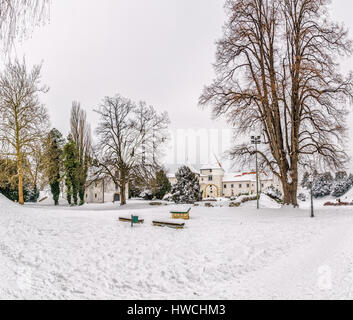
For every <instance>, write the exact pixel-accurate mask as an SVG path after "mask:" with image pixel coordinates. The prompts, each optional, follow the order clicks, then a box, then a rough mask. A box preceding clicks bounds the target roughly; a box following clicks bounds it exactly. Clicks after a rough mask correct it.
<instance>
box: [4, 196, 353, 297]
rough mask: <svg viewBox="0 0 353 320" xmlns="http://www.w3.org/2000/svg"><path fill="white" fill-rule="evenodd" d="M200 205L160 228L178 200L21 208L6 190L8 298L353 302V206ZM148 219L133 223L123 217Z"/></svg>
mask: <svg viewBox="0 0 353 320" xmlns="http://www.w3.org/2000/svg"><path fill="white" fill-rule="evenodd" d="M315 205H316V207H317V208H316V215H317V217H316V218H315V219H310V218H309V215H310V212H309V210H308V207H309V202H308V201H307V202H306V203H304V204H302V208H301V209H290V208H281V207H279V206H278V205H277V204H276V203H274V202H273V201H272V200H270V199H269V198H267V197H262V199H261V207H262V209H261V210H260V211H257V210H256V208H255V206H256V202H249V203H246V204H244V205H242V206H241V207H239V208H229V207H226V206H224V207H215V208H205V207H203V206H199V207H193V208H192V210H191V219H190V220H189V221H186V222H185V223H186V228H185V229H184V230H174V229H168V228H158V227H153V226H152V221H153V220H163V221H170V214H169V211H170V210H171V209H172V208H173V209H175V206H171V205H169V206H166V205H162V206H153V207H152V206H150V205H149V203H148V202H144V201H138V200H134V201H131V202H129V204H128V205H127V206H126V207H119V206H118V205H113V204H106V205H85V206H83V207H79V208H70V207H68V206H60V207H57V208H55V207H53V206H50V205H49V203H42V204H36V205H26V206H25V207H20V206H18V205H16V204H13V203H11V202H9V201H8V200H6V199H4V198H3V197H2V196H1V195H0V233H1V237H0V262H1V263H0V298H2V299H261V298H265V299H301V298H303V299H334V298H338V299H340V298H342V299H350V298H353V236H352V235H353V207H346V208H336V207H334V208H324V207H323V206H322V201H317V202H316V204H315ZM131 214H135V215H138V216H139V217H141V218H143V219H145V224H144V225H139V226H135V227H134V228H131V227H130V225H129V224H126V223H120V222H118V219H119V217H120V216H123V217H129V216H130V215H131Z"/></svg>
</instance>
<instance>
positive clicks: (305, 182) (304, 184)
mask: <svg viewBox="0 0 353 320" xmlns="http://www.w3.org/2000/svg"><path fill="white" fill-rule="evenodd" d="M309 178H310V174H309V172H307V171H305V173H304V175H303V179H302V183H301V186H302V188H308V184H309Z"/></svg>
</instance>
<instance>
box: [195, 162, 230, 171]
mask: <svg viewBox="0 0 353 320" xmlns="http://www.w3.org/2000/svg"><path fill="white" fill-rule="evenodd" d="M216 169H222V170H223V171H224V169H223V168H222V167H221V166H220V165H219V164H218V163H211V164H210V163H209V164H205V165H203V166H202V167H201V169H200V170H216Z"/></svg>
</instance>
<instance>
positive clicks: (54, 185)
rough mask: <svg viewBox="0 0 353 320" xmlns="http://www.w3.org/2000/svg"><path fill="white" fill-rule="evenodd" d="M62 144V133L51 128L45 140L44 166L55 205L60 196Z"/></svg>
mask: <svg viewBox="0 0 353 320" xmlns="http://www.w3.org/2000/svg"><path fill="white" fill-rule="evenodd" d="M63 145H64V140H63V138H62V134H61V133H60V132H59V131H58V130H57V129H55V128H54V129H52V130H51V131H50V132H49V134H48V136H47V138H46V140H45V146H44V149H45V152H44V167H45V174H46V176H47V178H48V182H49V184H50V190H51V193H52V195H53V200H54V203H55V205H56V206H57V205H58V204H59V196H60V181H61V174H62V165H63V163H62V156H63Z"/></svg>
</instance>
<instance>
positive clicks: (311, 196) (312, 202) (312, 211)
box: [310, 178, 315, 218]
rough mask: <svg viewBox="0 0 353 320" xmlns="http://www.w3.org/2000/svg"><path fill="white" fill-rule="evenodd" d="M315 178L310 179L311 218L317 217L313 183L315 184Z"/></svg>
mask: <svg viewBox="0 0 353 320" xmlns="http://www.w3.org/2000/svg"><path fill="white" fill-rule="evenodd" d="M313 180H314V179H313V178H311V180H310V202H311V205H310V208H311V215H310V217H311V218H315V214H314V196H313V184H314V181H313Z"/></svg>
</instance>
